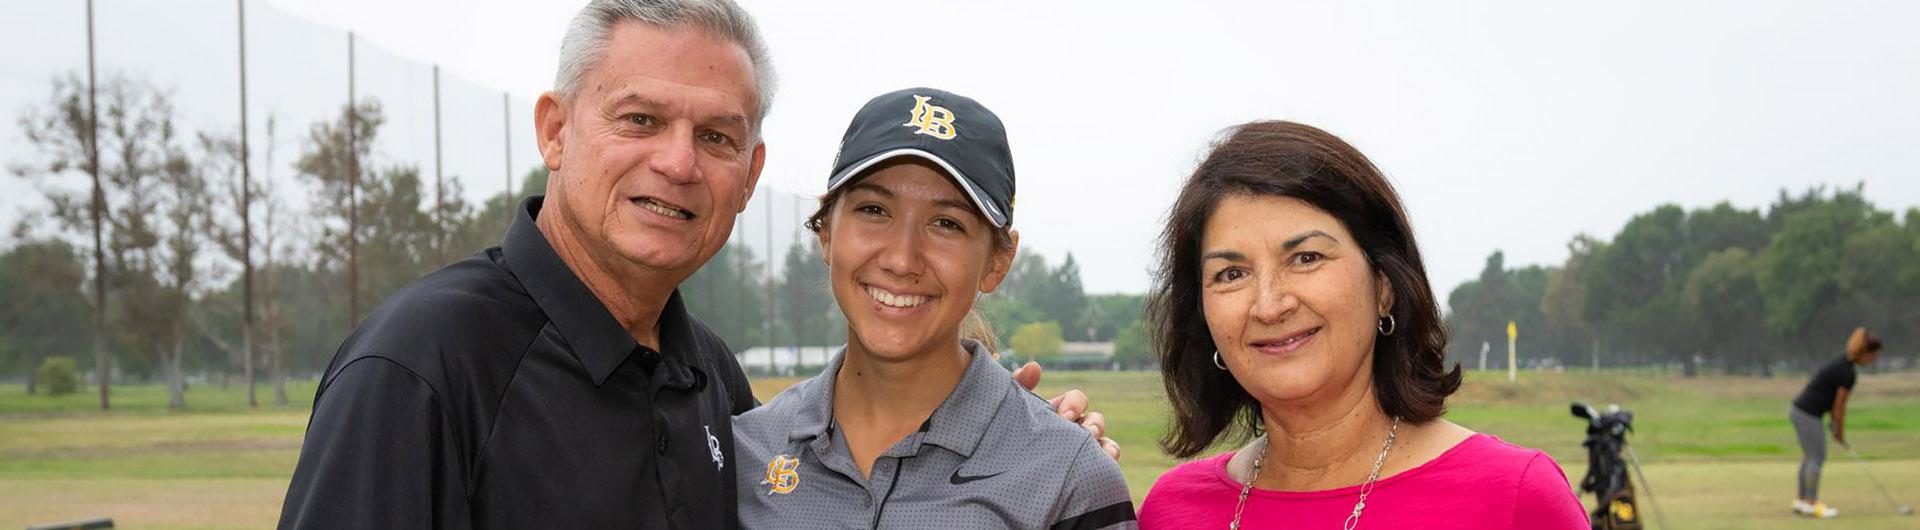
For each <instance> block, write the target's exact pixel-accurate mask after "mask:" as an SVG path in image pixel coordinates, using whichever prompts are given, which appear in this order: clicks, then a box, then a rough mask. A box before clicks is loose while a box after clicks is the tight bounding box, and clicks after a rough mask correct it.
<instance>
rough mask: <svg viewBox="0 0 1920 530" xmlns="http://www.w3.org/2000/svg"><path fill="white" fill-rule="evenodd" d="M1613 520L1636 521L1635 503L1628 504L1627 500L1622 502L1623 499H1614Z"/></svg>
mask: <svg viewBox="0 0 1920 530" xmlns="http://www.w3.org/2000/svg"><path fill="white" fill-rule="evenodd" d="M1613 520H1615V521H1632V520H1634V519H1633V503H1630V502H1627V501H1625V500H1622V499H1614V501H1613Z"/></svg>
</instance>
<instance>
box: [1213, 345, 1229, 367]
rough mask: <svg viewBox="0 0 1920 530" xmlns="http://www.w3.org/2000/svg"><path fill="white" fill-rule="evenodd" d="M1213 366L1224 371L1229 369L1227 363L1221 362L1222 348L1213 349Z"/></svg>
mask: <svg viewBox="0 0 1920 530" xmlns="http://www.w3.org/2000/svg"><path fill="white" fill-rule="evenodd" d="M1213 366H1215V367H1217V368H1219V369H1221V370H1223V371H1224V370H1226V369H1227V363H1223V362H1220V350H1213Z"/></svg>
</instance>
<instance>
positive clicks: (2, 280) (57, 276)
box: [0, 239, 93, 394]
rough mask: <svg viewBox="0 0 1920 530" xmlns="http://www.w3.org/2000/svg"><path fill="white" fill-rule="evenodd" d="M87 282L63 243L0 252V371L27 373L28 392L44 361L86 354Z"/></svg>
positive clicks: (29, 243)
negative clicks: (62, 356)
mask: <svg viewBox="0 0 1920 530" xmlns="http://www.w3.org/2000/svg"><path fill="white" fill-rule="evenodd" d="M86 280H87V273H86V264H85V263H84V262H82V261H81V259H80V255H79V253H78V252H76V251H75V249H74V248H73V246H72V245H68V244H67V243H66V242H64V241H60V240H57V239H50V240H35V241H22V242H20V243H18V244H16V245H14V247H13V248H11V249H8V250H7V251H6V252H5V253H4V254H0V329H5V330H7V331H6V333H5V334H4V335H3V336H0V373H24V374H27V393H29V394H31V393H34V392H35V390H36V388H35V386H36V384H37V383H38V382H39V379H38V378H36V377H35V376H34V374H35V371H34V368H35V367H36V366H39V365H40V363H41V362H43V359H46V358H48V357H51V356H56V355H78V354H80V353H81V352H84V351H86V349H87V346H88V344H89V343H88V341H87V336H88V334H89V332H91V331H92V330H93V325H92V324H93V321H92V320H91V319H89V318H88V316H87V313H88V310H89V308H88V306H87V299H86V295H85V294H84V291H83V289H84V287H83V286H84V285H85V283H86Z"/></svg>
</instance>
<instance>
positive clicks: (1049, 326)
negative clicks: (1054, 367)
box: [1011, 321, 1062, 360]
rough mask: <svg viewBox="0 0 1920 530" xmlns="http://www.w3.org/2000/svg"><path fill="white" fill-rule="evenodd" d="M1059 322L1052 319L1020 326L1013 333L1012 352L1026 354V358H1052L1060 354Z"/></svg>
mask: <svg viewBox="0 0 1920 530" xmlns="http://www.w3.org/2000/svg"><path fill="white" fill-rule="evenodd" d="M1061 342H1062V341H1061V340H1060V323H1058V322H1053V321H1046V322H1035V323H1032V324H1027V325H1024V326H1020V329H1019V330H1018V331H1015V332H1014V333H1013V340H1012V341H1011V344H1012V346H1013V352H1014V353H1018V354H1020V355H1025V356H1027V359H1028V360H1037V359H1052V358H1054V357H1058V356H1060V345H1061Z"/></svg>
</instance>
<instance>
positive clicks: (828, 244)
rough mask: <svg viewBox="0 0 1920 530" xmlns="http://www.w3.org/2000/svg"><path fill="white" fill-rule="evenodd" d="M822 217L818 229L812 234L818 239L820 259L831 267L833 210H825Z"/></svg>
mask: <svg viewBox="0 0 1920 530" xmlns="http://www.w3.org/2000/svg"><path fill="white" fill-rule="evenodd" d="M823 219H824V220H823V221H821V222H820V230H818V231H816V232H814V233H813V236H814V237H816V238H819V240H820V261H821V262H824V263H826V264H827V266H828V267H832V266H833V212H827V216H826V217H824V218H823Z"/></svg>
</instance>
